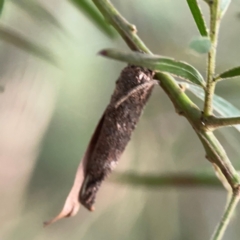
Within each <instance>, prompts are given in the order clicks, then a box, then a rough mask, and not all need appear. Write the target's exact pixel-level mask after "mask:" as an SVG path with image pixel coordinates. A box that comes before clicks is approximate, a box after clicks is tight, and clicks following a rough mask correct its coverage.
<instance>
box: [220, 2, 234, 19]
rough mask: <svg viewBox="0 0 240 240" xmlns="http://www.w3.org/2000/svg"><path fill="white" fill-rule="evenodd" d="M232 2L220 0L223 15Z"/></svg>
mask: <svg viewBox="0 0 240 240" xmlns="http://www.w3.org/2000/svg"><path fill="white" fill-rule="evenodd" d="M230 3H231V0H220V14H221V17H222V16H223V15H224V14H225V12H226V11H227V9H228V7H229V4H230Z"/></svg>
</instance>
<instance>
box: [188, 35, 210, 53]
mask: <svg viewBox="0 0 240 240" xmlns="http://www.w3.org/2000/svg"><path fill="white" fill-rule="evenodd" d="M189 47H190V48H191V49H193V50H194V51H196V52H197V53H200V54H204V53H208V52H209V50H210V49H211V40H210V39H209V38H208V37H198V38H195V39H193V40H192V41H191V43H190V45H189Z"/></svg>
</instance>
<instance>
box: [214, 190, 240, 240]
mask: <svg viewBox="0 0 240 240" xmlns="http://www.w3.org/2000/svg"><path fill="white" fill-rule="evenodd" d="M239 193H240V192H239V189H237V191H235V192H234V193H233V194H232V197H231V199H230V201H229V203H228V205H227V207H226V209H225V211H224V213H223V216H222V219H221V221H220V222H219V224H218V226H217V228H216V230H215V232H214V233H213V236H212V238H211V240H221V239H222V237H223V234H224V233H225V231H226V228H227V226H228V224H229V221H230V219H231V217H232V215H233V213H234V211H235V209H236V207H237V204H238V202H239V200H240V195H239Z"/></svg>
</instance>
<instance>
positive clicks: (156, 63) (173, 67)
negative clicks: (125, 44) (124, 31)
mask: <svg viewBox="0 0 240 240" xmlns="http://www.w3.org/2000/svg"><path fill="white" fill-rule="evenodd" d="M100 54H101V55H103V56H106V57H108V58H112V59H115V60H119V61H123V62H128V63H131V64H136V65H139V66H142V67H146V68H149V69H151V70H154V71H160V72H166V73H170V74H172V75H173V76H177V77H179V78H182V79H185V80H187V81H190V82H192V83H194V84H197V85H199V86H201V87H205V81H204V79H203V77H202V75H201V74H200V73H199V72H198V70H197V69H195V68H194V67H193V66H191V65H189V64H188V63H185V62H180V61H176V60H174V59H171V58H166V57H162V56H158V55H149V54H143V53H139V52H131V53H123V52H120V51H117V50H113V49H107V50H103V51H101V52H100Z"/></svg>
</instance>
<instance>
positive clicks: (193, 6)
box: [187, 0, 208, 37]
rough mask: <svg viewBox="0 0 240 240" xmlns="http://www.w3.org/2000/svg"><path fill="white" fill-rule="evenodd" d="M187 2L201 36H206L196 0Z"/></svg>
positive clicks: (206, 31)
mask: <svg viewBox="0 0 240 240" xmlns="http://www.w3.org/2000/svg"><path fill="white" fill-rule="evenodd" d="M187 3H188V6H189V8H190V11H191V13H192V16H193V18H194V20H195V23H196V25H197V28H198V31H199V32H200V34H201V35H202V36H203V37H207V36H208V30H207V26H206V23H205V20H204V18H203V14H202V12H201V9H200V7H199V4H198V2H197V0H187Z"/></svg>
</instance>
